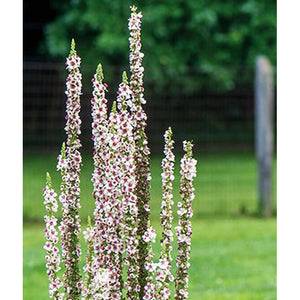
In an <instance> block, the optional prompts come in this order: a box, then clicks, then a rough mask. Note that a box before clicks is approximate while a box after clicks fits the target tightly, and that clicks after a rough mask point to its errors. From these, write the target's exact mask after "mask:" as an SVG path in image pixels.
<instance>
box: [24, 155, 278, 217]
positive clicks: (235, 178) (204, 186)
mask: <svg viewBox="0 0 300 300" xmlns="http://www.w3.org/2000/svg"><path fill="white" fill-rule="evenodd" d="M196 158H197V159H198V166H197V170H198V174H197V177H196V179H195V188H196V192H195V194H196V198H195V200H194V202H193V208H194V213H195V217H196V218H197V217H200V216H202V215H205V214H206V215H207V214H210V215H220V214H223V215H237V214H239V212H241V211H245V210H246V213H253V212H255V210H256V204H257V192H256V191H257V189H256V185H257V175H256V162H255V157H254V155H253V154H251V153H222V154H206V153H203V154H201V155H197V156H196ZM176 161H177V163H176V166H175V172H176V173H175V183H174V199H175V203H176V202H177V201H178V199H179V175H178V174H179V161H180V157H179V155H177V156H176ZM160 163H161V158H160V157H157V156H155V157H153V158H152V159H151V171H152V182H151V185H152V189H151V210H152V215H153V217H154V219H156V218H157V217H158V216H159V209H160V201H161V188H160V186H161V176H160V174H161V169H160ZM92 170H93V163H92V158H91V157H88V156H84V157H83V167H82V176H81V204H82V209H81V212H80V213H81V217H82V219H83V220H86V218H87V216H88V215H89V214H92V212H93V208H94V200H93V198H92V196H91V195H92V183H91V181H90V179H91V174H92ZM47 171H49V172H50V174H51V176H52V178H53V185H54V187H55V188H56V191H57V192H59V185H60V175H59V174H58V173H57V172H56V156H55V155H45V154H44V155H25V156H24V164H23V185H24V188H23V191H24V192H23V195H24V198H23V213H24V220H26V221H27V220H37V221H40V220H42V219H43V215H44V212H45V210H44V206H43V200H42V189H43V187H44V184H45V174H46V172H47ZM273 174H274V176H273V182H274V191H275V190H276V162H275V161H274V168H273ZM273 194H274V197H273V198H274V207H275V206H276V193H275V192H274V193H273Z"/></svg>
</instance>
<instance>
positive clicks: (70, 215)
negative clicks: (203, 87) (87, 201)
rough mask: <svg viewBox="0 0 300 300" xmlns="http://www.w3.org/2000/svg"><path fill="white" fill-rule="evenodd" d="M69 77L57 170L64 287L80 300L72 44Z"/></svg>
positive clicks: (76, 82)
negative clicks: (60, 207) (62, 138)
mask: <svg viewBox="0 0 300 300" xmlns="http://www.w3.org/2000/svg"><path fill="white" fill-rule="evenodd" d="M66 66H67V69H68V71H69V75H68V78H67V83H66V86H67V90H66V95H67V101H66V112H67V115H66V119H67V122H66V127H65V131H66V133H67V143H66V145H65V144H63V146H62V151H61V154H60V155H59V157H58V164H57V169H58V170H60V172H61V176H62V184H61V194H60V197H59V199H60V201H61V203H62V209H63V215H62V220H61V224H60V227H59V229H60V231H61V244H62V257H63V262H64V266H65V272H64V283H65V286H64V287H65V292H66V294H67V299H72V300H74V299H79V296H80V294H81V288H82V282H81V275H80V270H79V261H80V255H81V248H80V244H79V236H78V235H79V232H80V220H79V211H78V209H79V208H80V178H79V175H80V169H81V154H80V152H79V151H78V149H79V148H80V147H81V143H80V140H79V138H78V135H79V134H80V133H81V131H80V125H81V120H80V116H79V113H80V95H81V73H80V71H79V67H80V58H79V56H78V55H77V54H76V51H75V42H74V40H72V44H71V51H70V55H69V57H68V58H67V63H66Z"/></svg>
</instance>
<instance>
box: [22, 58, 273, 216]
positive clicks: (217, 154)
mask: <svg viewBox="0 0 300 300" xmlns="http://www.w3.org/2000/svg"><path fill="white" fill-rule="evenodd" d="M23 67H24V70H23V72H24V73H23V78H24V86H23V93H24V95H23V118H24V119H23V145H24V146H23V147H24V156H26V155H29V156H30V155H32V153H49V152H52V153H58V151H59V148H60V145H61V143H62V142H63V141H64V140H65V132H64V126H65V100H66V97H65V94H64V91H65V77H66V71H65V70H64V65H63V64H58V63H50V62H24V64H23ZM115 72H118V74H114V75H115V76H113V77H114V78H119V77H120V76H119V75H120V74H121V72H120V70H115ZM92 76H93V74H91V73H86V74H83V78H84V79H85V82H86V83H85V84H84V89H83V95H82V98H81V105H82V110H81V119H82V135H81V141H82V144H83V152H87V153H91V150H92V142H91V122H92V120H91V116H90V98H91V92H92V88H91V83H90V78H92ZM107 81H108V82H109V78H108V80H107ZM117 84H118V83H117V82H112V83H111V84H109V93H108V95H107V97H108V100H109V103H110V105H111V103H112V101H113V100H114V98H115V95H116V88H117ZM145 98H146V99H147V104H146V106H145V110H146V112H147V115H148V127H147V134H148V138H149V146H150V148H151V152H152V154H153V155H154V157H155V156H159V155H162V149H163V133H164V131H165V130H166V129H167V128H168V126H171V127H172V130H173V132H174V140H175V141H176V144H175V146H176V149H175V150H176V152H179V151H180V150H181V142H182V141H183V140H185V139H189V140H193V142H194V144H195V153H196V156H197V158H198V159H199V166H198V169H199V170H198V179H197V183H196V184H197V185H198V190H199V201H198V202H197V204H195V209H196V211H195V212H196V214H206V213H220V214H222V213H225V214H228V213H245V212H253V211H255V209H256V203H257V199H256V198H257V192H256V180H257V175H256V164H255V157H254V153H253V148H254V97H253V89H252V88H248V89H238V90H233V91H230V92H214V91H205V92H198V93H192V94H191V93H189V94H187V93H180V92H179V93H176V94H172V93H162V92H159V93H158V92H155V91H154V90H152V89H151V88H147V87H146V89H145ZM24 176H29V173H26V167H25V166H24ZM274 182H275V179H274ZM37 189H38V187H37ZM37 193H38V191H37ZM274 194H275V193H274ZM275 196H276V195H274V199H275ZM30 197H32V196H30V192H28V191H25V190H24V209H25V210H26V209H28V211H30V210H31V205H32V204H31V202H30V201H31V200H30V199H29V198H30ZM35 197H36V199H38V198H39V194H37V195H35ZM274 202H275V200H274ZM30 216H31V217H34V216H33V215H30V213H29V216H28V217H29V218H30Z"/></svg>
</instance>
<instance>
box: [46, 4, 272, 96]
mask: <svg viewBox="0 0 300 300" xmlns="http://www.w3.org/2000/svg"><path fill="white" fill-rule="evenodd" d="M133 3H134V4H135V5H137V6H138V9H139V10H142V12H143V15H144V18H143V28H142V30H143V36H142V39H143V51H144V52H145V53H147V55H146V56H145V59H144V66H145V68H146V69H147V73H146V77H145V80H146V83H147V84H148V85H150V86H152V87H153V88H154V89H158V90H160V89H162V88H167V89H168V90H170V91H174V92H177V91H178V90H181V91H182V90H184V91H185V92H196V91H199V90H203V89H207V90H209V89H211V88H214V89H217V88H218V89H222V90H224V89H233V88H236V87H237V85H238V86H239V87H243V86H248V87H249V85H251V86H252V84H253V83H252V82H253V74H252V73H251V72H247V71H246V72H244V71H245V69H247V68H248V67H249V68H251V69H252V67H253V64H254V59H255V56H256V55H257V54H258V53H259V54H264V55H266V56H268V57H269V58H270V60H271V62H272V63H273V65H276V2H275V1H273V0H264V1H260V0H247V1H238V0H230V1H219V0H188V1H186V0H165V1H158V0H147V1H146V0H144V1H142V0H141V1H135V2H132V1H129V0H115V1H110V0H102V1H99V0H53V1H52V5H53V9H54V10H56V11H57V14H58V16H57V18H56V19H55V20H54V21H53V22H50V23H49V24H48V25H47V26H46V31H45V33H46V34H45V39H44V41H43V44H42V46H41V51H42V53H44V54H49V55H50V56H51V57H53V58H62V57H63V58H64V57H65V56H66V53H68V49H69V44H70V40H71V38H73V37H74V38H75V39H76V41H77V48H78V53H80V55H81V57H82V59H83V62H84V64H86V65H91V67H93V68H94V65H95V64H97V62H95V59H96V60H97V58H99V59H98V60H99V61H101V62H102V64H103V66H116V67H120V66H121V67H123V66H124V68H125V69H126V67H127V65H128V41H127V39H128V30H127V27H126V24H127V19H128V17H129V6H130V5H132V4H133ZM126 50H127V51H126ZM237 79H238V80H237ZM170 86H172V89H171V88H170Z"/></svg>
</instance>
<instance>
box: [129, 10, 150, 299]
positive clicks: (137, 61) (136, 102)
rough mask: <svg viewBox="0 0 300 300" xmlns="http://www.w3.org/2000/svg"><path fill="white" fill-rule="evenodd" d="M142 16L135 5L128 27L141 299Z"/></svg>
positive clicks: (145, 174)
mask: <svg viewBox="0 0 300 300" xmlns="http://www.w3.org/2000/svg"><path fill="white" fill-rule="evenodd" d="M141 18H142V13H141V12H139V13H137V8H136V7H135V6H131V15H130V18H129V23H128V28H129V32H130V37H129V47H130V53H129V63H130V72H131V76H130V88H131V91H132V103H130V110H131V114H132V118H133V136H134V140H135V146H136V153H135V162H136V196H137V198H138V219H139V226H138V235H139V238H140V243H139V262H138V264H139V269H140V275H139V283H140V288H141V290H140V299H142V298H143V291H144V287H145V284H146V278H147V276H148V275H147V273H148V272H147V270H146V268H145V262H146V258H147V256H148V252H147V249H148V247H147V243H145V242H144V241H143V239H142V236H143V235H144V233H145V232H146V230H147V222H148V220H149V215H150V210H149V204H148V203H149V200H150V180H151V173H150V159H149V154H150V150H149V147H148V138H147V135H146V132H145V129H146V125H147V123H146V121H147V116H146V113H145V112H144V109H143V107H142V105H144V104H145V103H146V100H145V98H144V87H143V76H144V68H143V66H142V62H143V57H144V54H143V53H142V52H141Z"/></svg>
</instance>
